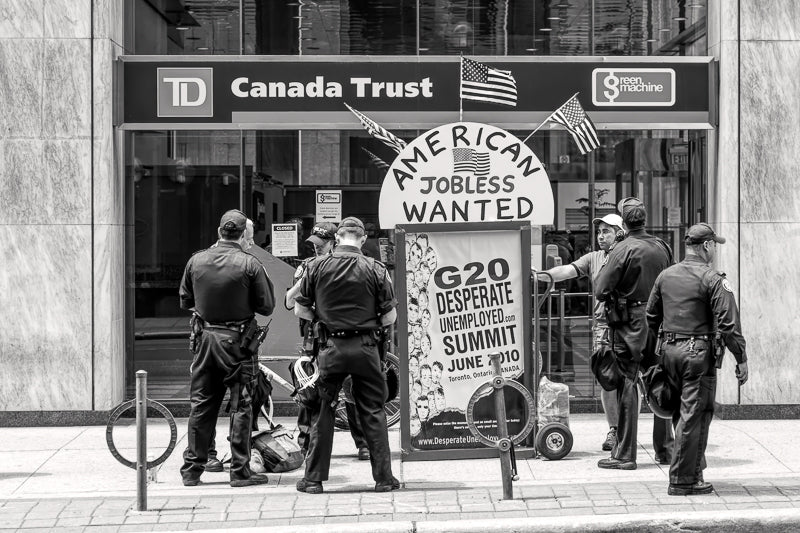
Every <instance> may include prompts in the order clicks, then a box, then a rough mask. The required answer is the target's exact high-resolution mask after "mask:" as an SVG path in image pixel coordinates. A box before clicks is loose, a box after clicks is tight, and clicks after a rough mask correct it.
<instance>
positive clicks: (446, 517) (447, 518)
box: [427, 513, 492, 522]
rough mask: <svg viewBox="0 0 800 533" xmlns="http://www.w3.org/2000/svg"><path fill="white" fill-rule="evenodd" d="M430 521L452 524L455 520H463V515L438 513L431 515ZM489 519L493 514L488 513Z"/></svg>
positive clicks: (429, 516)
mask: <svg viewBox="0 0 800 533" xmlns="http://www.w3.org/2000/svg"><path fill="white" fill-rule="evenodd" d="M427 516H428V518H427V519H428V520H429V521H434V522H451V521H453V520H461V516H462V515H461V513H437V514H429V515H427ZM485 516H487V517H491V516H492V513H486V515H485Z"/></svg>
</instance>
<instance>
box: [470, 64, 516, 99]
mask: <svg viewBox="0 0 800 533" xmlns="http://www.w3.org/2000/svg"><path fill="white" fill-rule="evenodd" d="M461 98H462V99H464V100H481V101H484V102H494V103H496V104H504V105H511V106H516V105H517V82H516V80H514V76H512V75H511V71H509V70H500V69H496V68H492V67H489V66H486V65H484V64H483V63H478V62H477V61H473V60H472V59H467V58H466V57H462V58H461Z"/></svg>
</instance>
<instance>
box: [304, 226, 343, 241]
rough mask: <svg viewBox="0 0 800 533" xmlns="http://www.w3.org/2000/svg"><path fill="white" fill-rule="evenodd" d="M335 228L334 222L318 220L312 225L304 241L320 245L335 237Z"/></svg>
mask: <svg viewBox="0 0 800 533" xmlns="http://www.w3.org/2000/svg"><path fill="white" fill-rule="evenodd" d="M336 229H337V228H336V224H334V223H333V222H319V223H317V224H315V225H314V228H313V229H312V230H311V236H310V237H309V238H308V239H306V242H311V243H314V244H316V245H317V246H322V245H323V244H325V243H326V242H329V241H332V240H334V239H335V238H336Z"/></svg>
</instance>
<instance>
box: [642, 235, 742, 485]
mask: <svg viewBox="0 0 800 533" xmlns="http://www.w3.org/2000/svg"><path fill="white" fill-rule="evenodd" d="M684 240H685V242H686V258H685V259H684V260H683V261H681V262H680V263H678V264H677V265H673V266H671V267H669V268H668V269H666V270H665V271H664V272H662V273H661V275H659V276H658V279H656V283H655V285H654V286H653V292H652V293H651V294H650V300H649V301H648V303H647V322H648V324H649V326H650V328H652V329H653V330H654V331H657V330H658V328H659V327H660V328H661V329H662V332H661V335H660V340H661V358H662V359H661V363H662V365H663V366H664V368H665V370H666V371H667V374H668V375H669V378H670V382H671V384H672V385H674V386H675V387H676V388H677V390H679V391H680V398H681V404H680V410H679V411H677V412H676V413H675V414H674V415H673V423H675V424H676V426H675V453H674V454H673V457H672V464H671V465H670V468H669V489H668V491H667V492H668V493H669V494H671V495H688V494H708V493H710V492H711V491H712V490H714V487H713V486H712V485H711V483H706V482H705V481H704V480H703V470H704V469H705V467H706V460H705V452H706V445H707V443H708V428H709V425H710V424H711V418H712V417H713V416H714V395H715V393H716V385H717V368H718V367H720V366H721V364H722V360H721V355H722V350H724V347H722V346H721V344H722V343H724V346H727V347H728V349H729V350H730V351H731V353H733V355H734V357H736V363H737V365H736V377H737V378H738V380H739V385H743V384H744V383H745V382H746V381H747V355H746V353H745V340H744V337H743V336H742V327H741V324H740V322H739V309H738V308H737V307H736V300H735V298H734V296H733V289H732V288H731V285H730V283H729V282H728V280H727V279H726V278H725V274H724V273H722V272H717V271H715V270H712V269H711V267H710V266H709V265H710V263H711V262H712V261H713V260H714V256H715V255H716V247H717V243H719V244H723V243H724V242H725V239H724V238H723V237H720V236H719V235H717V234H716V233H715V232H714V230H713V229H712V228H711V226H709V225H708V224H705V223H700V224H695V225H694V226H692V227H691V228H689V230H688V231H687V232H686V237H685V239H684ZM715 324H716V326H715ZM717 339H719V341H721V342H720V343H719V344H720V345H715V344H717V343H716V340H717ZM717 354H719V357H717Z"/></svg>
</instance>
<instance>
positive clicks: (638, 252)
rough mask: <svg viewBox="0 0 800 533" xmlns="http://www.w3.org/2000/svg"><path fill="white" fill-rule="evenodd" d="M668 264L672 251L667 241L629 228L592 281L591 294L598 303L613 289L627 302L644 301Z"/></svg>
mask: <svg viewBox="0 0 800 533" xmlns="http://www.w3.org/2000/svg"><path fill="white" fill-rule="evenodd" d="M671 263H672V250H670V249H669V246H668V245H667V243H665V242H664V241H662V240H661V239H659V238H658V237H654V236H652V235H650V234H648V233H645V231H644V230H643V229H635V230H631V231H630V232H629V233H628V236H627V237H626V238H625V240H623V241H622V242H619V243H617V244H616V246H614V248H613V249H612V250H611V251H610V252H609V254H608V261H607V262H606V265H605V266H604V267H603V268H602V269H601V270H600V274H598V276H597V278H596V279H595V281H594V294H595V296H596V297H597V299H598V300H600V301H601V302H605V301H608V300H609V299H610V298H611V293H612V292H616V294H617V296H618V297H620V298H626V299H627V300H628V304H632V303H635V302H642V303H644V302H646V301H647V298H648V297H649V296H650V289H652V287H653V283H655V280H656V277H658V275H659V274H660V273H661V271H662V270H664V269H665V268H667V267H668V266H669V265H670V264H671Z"/></svg>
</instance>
